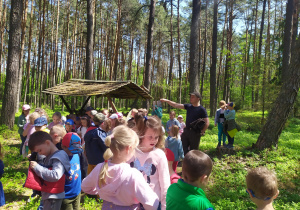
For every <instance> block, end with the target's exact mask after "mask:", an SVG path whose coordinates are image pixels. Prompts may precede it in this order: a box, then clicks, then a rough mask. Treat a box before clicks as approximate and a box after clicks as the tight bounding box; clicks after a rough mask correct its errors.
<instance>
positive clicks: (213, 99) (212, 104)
mask: <svg viewBox="0 0 300 210" xmlns="http://www.w3.org/2000/svg"><path fill="white" fill-rule="evenodd" d="M217 42H218V0H214V22H213V36H212V64H211V67H210V117H213V116H214V113H215V111H216V104H217V94H216V69H217Z"/></svg>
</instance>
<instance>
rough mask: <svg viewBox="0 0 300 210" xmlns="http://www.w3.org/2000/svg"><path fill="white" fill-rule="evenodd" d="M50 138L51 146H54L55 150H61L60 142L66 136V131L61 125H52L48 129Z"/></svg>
mask: <svg viewBox="0 0 300 210" xmlns="http://www.w3.org/2000/svg"><path fill="white" fill-rule="evenodd" d="M49 134H50V136H51V138H52V141H53V144H55V146H56V147H57V149H59V150H62V149H63V148H62V146H61V140H62V138H63V137H64V136H65V135H66V134H67V131H66V129H65V128H64V126H63V125H60V124H58V125H54V126H53V127H52V128H51V129H50V133H49Z"/></svg>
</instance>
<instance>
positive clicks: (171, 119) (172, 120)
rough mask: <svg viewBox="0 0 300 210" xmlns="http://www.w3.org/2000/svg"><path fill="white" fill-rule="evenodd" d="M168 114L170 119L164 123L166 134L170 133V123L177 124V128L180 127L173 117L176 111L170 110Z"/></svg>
mask: <svg viewBox="0 0 300 210" xmlns="http://www.w3.org/2000/svg"><path fill="white" fill-rule="evenodd" d="M169 116H170V120H169V121H168V122H167V125H166V131H167V133H168V134H170V129H171V127H172V125H177V126H178V127H179V128H181V127H180V123H179V122H178V120H177V119H176V118H175V117H176V113H175V112H174V111H171V112H170V115H169Z"/></svg>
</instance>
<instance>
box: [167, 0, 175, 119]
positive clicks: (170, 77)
mask: <svg viewBox="0 0 300 210" xmlns="http://www.w3.org/2000/svg"><path fill="white" fill-rule="evenodd" d="M170 6H171V15H170V70H169V82H168V86H169V91H168V92H169V93H168V98H169V99H170V100H172V99H171V91H172V80H173V78H172V73H173V62H174V56H173V22H172V21H173V0H170ZM170 108H171V106H170V105H169V106H168V113H169V112H170Z"/></svg>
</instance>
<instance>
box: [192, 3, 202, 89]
mask: <svg viewBox="0 0 300 210" xmlns="http://www.w3.org/2000/svg"><path fill="white" fill-rule="evenodd" d="M199 16H200V0H193V11H192V24H191V35H190V70H189V81H190V92H194V91H197V92H199V84H200V82H199V81H200V80H199V71H198V62H199V60H198V58H199V47H198V46H199V45H198V39H199V28H198V26H199V22H200V19H199Z"/></svg>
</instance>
